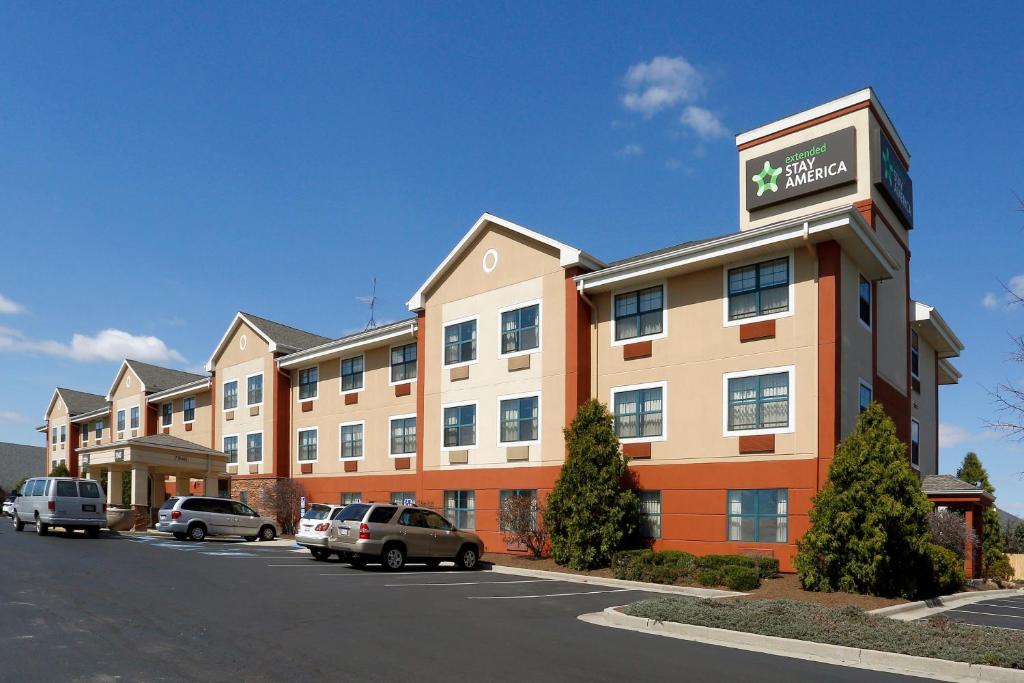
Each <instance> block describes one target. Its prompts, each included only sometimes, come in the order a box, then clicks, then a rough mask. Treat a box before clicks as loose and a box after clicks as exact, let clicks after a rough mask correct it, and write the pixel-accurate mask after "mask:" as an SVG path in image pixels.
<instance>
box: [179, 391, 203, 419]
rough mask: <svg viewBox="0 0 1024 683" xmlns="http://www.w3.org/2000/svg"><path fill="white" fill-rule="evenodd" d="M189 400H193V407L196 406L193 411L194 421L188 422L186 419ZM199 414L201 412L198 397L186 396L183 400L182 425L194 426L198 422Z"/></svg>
mask: <svg viewBox="0 0 1024 683" xmlns="http://www.w3.org/2000/svg"><path fill="white" fill-rule="evenodd" d="M189 399H192V405H194V406H195V407H194V408H193V409H192V419H191V420H186V419H185V401H187V400H189ZM197 412H199V402H198V401H196V397H195V396H185V397H183V398H182V399H181V424H183V425H190V424H193V423H194V422H195V421H196V418H195V415H196V413H197Z"/></svg>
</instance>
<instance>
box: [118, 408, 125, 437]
mask: <svg viewBox="0 0 1024 683" xmlns="http://www.w3.org/2000/svg"><path fill="white" fill-rule="evenodd" d="M117 431H119V432H123V431H124V411H123V410H119V411H117Z"/></svg>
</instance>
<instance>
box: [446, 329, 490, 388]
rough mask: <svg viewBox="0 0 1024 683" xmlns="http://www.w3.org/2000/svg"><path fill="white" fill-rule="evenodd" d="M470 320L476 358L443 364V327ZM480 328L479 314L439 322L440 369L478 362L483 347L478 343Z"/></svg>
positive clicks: (449, 368) (460, 366)
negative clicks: (474, 326) (472, 325)
mask: <svg viewBox="0 0 1024 683" xmlns="http://www.w3.org/2000/svg"><path fill="white" fill-rule="evenodd" d="M470 320H475V321H476V358H474V359H473V360H467V361H462V362H461V363H452V364H451V365H445V362H444V350H445V343H444V341H445V334H444V330H445V328H446V327H450V326H451V325H458V324H459V323H468V322H469V321H470ZM481 329H482V328H481V327H480V316H479V315H471V316H467V317H465V318H456V319H454V320H445V321H444V322H442V323H441V369H442V370H451V369H453V368H464V367H466V366H469V365H476V364H477V363H479V362H480V351H481V350H482V348H483V346H482V344H481V343H480V342H481V338H480V331H481ZM460 405H462V404H460Z"/></svg>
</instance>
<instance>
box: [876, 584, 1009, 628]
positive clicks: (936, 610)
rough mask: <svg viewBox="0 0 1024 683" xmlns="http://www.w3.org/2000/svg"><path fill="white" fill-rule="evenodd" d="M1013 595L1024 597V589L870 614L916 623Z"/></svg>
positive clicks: (924, 602) (973, 594)
mask: <svg viewBox="0 0 1024 683" xmlns="http://www.w3.org/2000/svg"><path fill="white" fill-rule="evenodd" d="M1012 595H1024V589H1020V588H1005V589H1000V590H991V591H970V592H967V593H954V594H953V595H943V596H940V597H937V598H931V599H930V600H919V601H917V602H908V603H906V604H903V605H893V606H892V607H881V608H879V609H873V610H869V611H868V614H876V615H878V616H880V617H889V618H891V619H897V620H899V621H914V620H916V619H925V618H927V617H930V616H932V615H933V614H941V613H942V612H945V611H946V610H949V609H953V608H955V607H961V606H963V605H970V604H971V603H974V602H984V601H985V600H992V599H995V598H1006V597H1010V596H1012Z"/></svg>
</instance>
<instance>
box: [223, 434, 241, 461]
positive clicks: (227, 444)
mask: <svg viewBox="0 0 1024 683" xmlns="http://www.w3.org/2000/svg"><path fill="white" fill-rule="evenodd" d="M224 452H225V453H227V455H228V464H229V465H235V464H237V463H238V437H237V436H225V437H224Z"/></svg>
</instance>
